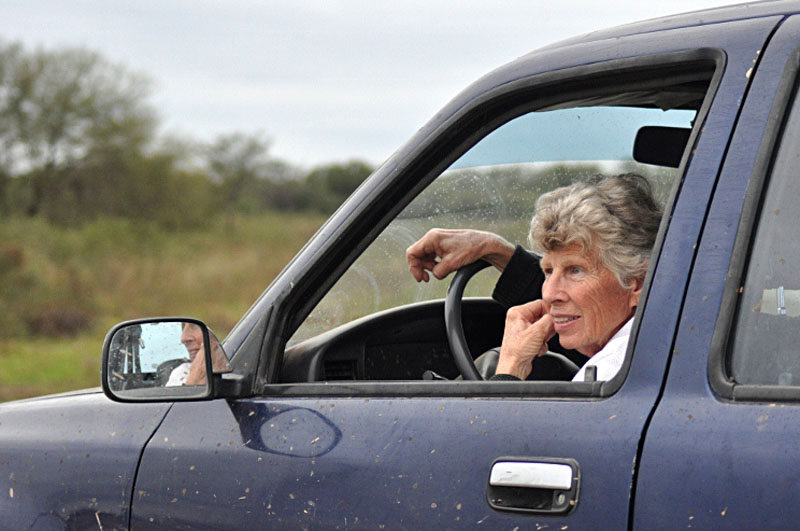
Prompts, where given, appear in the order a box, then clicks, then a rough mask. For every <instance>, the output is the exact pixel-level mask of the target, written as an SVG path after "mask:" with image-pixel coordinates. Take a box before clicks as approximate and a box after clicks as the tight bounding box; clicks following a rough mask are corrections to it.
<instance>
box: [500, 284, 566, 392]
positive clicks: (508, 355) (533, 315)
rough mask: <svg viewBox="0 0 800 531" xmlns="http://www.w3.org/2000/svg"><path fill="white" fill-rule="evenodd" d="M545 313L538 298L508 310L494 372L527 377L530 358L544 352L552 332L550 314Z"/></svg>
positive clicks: (545, 310)
mask: <svg viewBox="0 0 800 531" xmlns="http://www.w3.org/2000/svg"><path fill="white" fill-rule="evenodd" d="M547 312H548V308H547V305H546V304H545V303H544V301H542V300H535V301H533V302H529V303H527V304H523V305H521V306H514V307H513V308H511V309H509V310H508V313H506V328H505V331H504V332H503V343H502V345H501V346H500V358H499V360H498V361H497V370H496V371H495V374H511V375H513V376H516V377H517V378H519V379H520V380H524V379H525V378H527V377H528V375H529V374H530V373H531V369H532V367H531V363H532V362H533V359H534V358H536V357H538V356H541V355H542V354H544V353H545V352H547V341H548V340H549V339H550V338H552V337H553V335H555V329H554V328H553V316H552V315H550V314H549V313H547Z"/></svg>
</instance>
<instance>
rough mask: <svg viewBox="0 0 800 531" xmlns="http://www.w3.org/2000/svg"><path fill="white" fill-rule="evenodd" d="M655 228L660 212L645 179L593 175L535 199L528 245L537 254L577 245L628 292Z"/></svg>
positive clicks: (639, 274) (641, 270)
mask: <svg viewBox="0 0 800 531" xmlns="http://www.w3.org/2000/svg"><path fill="white" fill-rule="evenodd" d="M660 224H661V207H660V206H659V205H658V203H657V202H656V200H655V198H654V197H653V189H652V187H651V186H650V183H649V182H648V181H647V179H645V178H644V177H642V176H641V175H638V174H635V173H623V174H621V175H617V176H616V177H605V176H602V175H597V176H595V177H592V178H591V179H588V180H586V181H581V182H576V183H574V184H572V185H571V186H564V187H562V188H557V189H555V190H553V191H551V192H548V193H546V194H543V195H542V196H541V197H539V199H538V200H537V201H536V214H535V215H534V216H533V219H532V220H531V229H530V233H529V234H528V242H529V244H530V246H531V249H533V251H534V252H536V253H538V254H544V253H546V252H548V251H554V250H557V249H561V248H564V247H567V246H569V245H573V244H578V245H580V246H581V248H582V249H583V251H584V252H587V251H588V252H593V253H596V256H597V258H598V259H599V260H600V263H601V264H603V265H604V266H605V267H607V268H608V269H609V270H610V271H611V272H612V273H614V276H615V277H616V278H617V280H618V281H619V283H620V285H621V286H623V287H625V288H627V287H629V286H630V282H631V280H633V279H635V278H643V277H644V275H645V273H646V271H647V266H648V263H649V261H650V252H651V251H652V249H653V245H654V244H655V241H656V234H657V233H658V227H659V225H660Z"/></svg>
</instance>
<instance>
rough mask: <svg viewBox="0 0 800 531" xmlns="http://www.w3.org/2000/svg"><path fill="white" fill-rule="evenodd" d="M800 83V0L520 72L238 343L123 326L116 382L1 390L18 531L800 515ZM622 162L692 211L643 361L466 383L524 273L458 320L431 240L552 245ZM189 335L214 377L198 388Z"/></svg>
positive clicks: (438, 119)
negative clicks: (556, 218)
mask: <svg viewBox="0 0 800 531" xmlns="http://www.w3.org/2000/svg"><path fill="white" fill-rule="evenodd" d="M799 71H800V2H797V1H786V2H784V1H776V2H758V3H754V4H747V5H741V6H734V7H730V8H724V9H717V10H709V11H702V12H696V13H689V14H685V15H679V16H673V17H667V18H661V19H657V20H651V21H646V22H642V23H637V24H631V25H627V26H623V27H619V28H614V29H610V30H605V31H597V32H594V33H591V34H588V35H585V36H582V37H577V38H574V39H570V40H566V41H563V42H560V43H557V44H554V45H552V46H549V47H546V48H542V49H540V50H537V51H535V52H532V53H530V54H528V55H525V56H523V57H521V58H519V59H517V60H515V61H513V62H511V63H509V64H507V65H505V66H502V67H500V68H498V69H497V70H494V71H493V72H491V73H489V74H488V75H486V76H485V77H483V78H481V79H479V80H478V81H476V82H475V83H474V84H472V85H471V86H469V87H468V88H467V89H466V90H464V91H463V92H462V93H461V94H460V95H458V96H456V97H455V98H454V99H453V100H452V101H451V102H450V103H449V104H448V105H447V106H446V107H444V108H443V109H442V110H441V112H439V113H438V114H437V115H436V116H434V117H433V118H432V119H431V121H430V122H428V123H427V124H426V125H425V126H423V127H422V128H421V129H420V130H419V131H418V132H417V133H416V134H415V135H414V136H413V137H412V138H411V139H410V140H409V141H408V142H407V143H406V144H405V145H404V146H403V147H401V148H400V149H399V150H398V151H397V152H395V153H394V154H393V155H392V156H391V157H389V159H388V160H387V161H386V162H385V163H384V164H383V165H382V166H381V167H380V168H378V169H377V170H376V171H375V173H374V174H373V175H372V176H371V177H370V178H369V179H367V180H366V181H365V182H364V183H363V185H362V186H361V187H360V188H359V189H358V190H357V191H356V192H355V193H354V194H353V195H352V197H350V198H349V199H348V200H347V201H346V202H345V203H344V204H343V205H342V206H341V207H340V208H339V210H338V211H337V212H336V213H335V214H334V215H333V216H332V217H331V218H330V220H329V221H327V223H326V224H325V225H324V226H323V227H322V228H321V229H320V230H319V231H318V233H317V234H316V235H315V236H314V237H313V238H312V239H311V240H310V241H309V242H308V244H307V245H306V246H305V247H304V248H303V249H302V250H301V251H300V253H299V254H298V255H297V256H296V257H295V258H294V259H293V260H292V261H291V262H290V263H289V264H288V265H287V266H286V268H285V269H284V271H283V272H282V273H281V274H280V275H279V276H278V277H277V278H276V279H275V280H274V282H273V283H272V284H271V285H270V286H269V287H268V288H267V289H266V290H265V291H264V293H263V294H262V295H261V297H260V298H259V299H258V300H257V301H256V302H255V303H254V304H253V306H252V308H251V309H250V310H249V311H248V312H247V313H246V314H245V315H244V316H243V318H242V319H241V321H240V322H239V323H238V324H237V325H236V326H235V328H234V329H233V330H232V331H231V332H230V333H229V334H228V335H227V337H226V338H225V339H224V340H223V341H221V342H217V341H216V340H215V336H214V335H213V332H211V331H210V330H209V329H208V328H207V327H206V326H205V325H204V324H203V323H202V322H199V321H194V320H192V319H189V318H176V319H164V318H161V319H150V320H139V321H135V322H129V323H124V324H122V325H120V326H118V327H115V328H114V329H113V330H112V331H111V332H110V333H109V336H108V339H107V340H106V345H105V347H104V354H103V355H104V361H103V376H102V385H103V389H102V390H100V389H97V390H87V391H80V392H74V393H69V394H64V395H58V396H50V397H43V398H38V399H32V400H24V401H19V402H12V403H7V404H3V405H2V406H0V528H3V529H89V528H91V529H106V530H107V529H128V528H135V529H150V528H177V529H276V528H286V529H423V528H445V529H451V528H462V527H465V528H486V529H517V528H525V529H545V528H547V529H564V530H566V529H570V530H574V529H601V528H602V529H624V528H640V529H654V528H700V529H721V528H735V529H777V528H792V529H794V528H796V527H797V526H798V522H800V458H798V456H797V455H796V454H795V452H796V451H797V449H798V448H800V442H798V441H800V409H798V408H800V403H798V402H800V237H798V234H800V233H795V232H794V231H795V230H796V229H798V227H800V209H798V205H800V101H797V99H796V95H797V87H798V82H800V78H799V77H798V73H799ZM621 172H636V173H640V174H642V175H644V176H645V177H647V178H648V179H649V180H650V182H651V183H652V185H653V187H654V189H655V191H656V193H657V195H658V197H659V200H660V201H661V202H662V203H663V205H664V207H665V208H664V209H665V215H664V219H663V220H662V223H661V228H660V232H659V237H658V241H657V244H656V247H655V249H654V251H653V256H652V260H651V265H650V270H649V271H648V274H647V278H646V283H645V289H644V292H643V295H642V299H641V301H642V303H641V304H640V305H639V307H638V309H637V312H636V316H635V320H634V325H633V334H632V336H631V340H630V342H629V345H628V350H627V355H626V360H625V362H624V365H623V367H622V369H621V370H620V372H619V373H618V374H617V375H616V376H615V377H614V378H612V379H610V380H607V381H591V379H590V380H589V381H583V382H571V381H563V380H559V379H547V378H546V377H545V375H542V377H541V379H535V380H534V381H524V382H505V381H503V382H497V381H484V380H482V379H480V378H478V379H475V378H471V377H469V376H467V377H464V378H462V377H460V375H459V372H460V370H459V367H460V365H459V364H457V363H456V361H455V360H454V357H453V353H452V352H451V345H450V344H449V343H448V337H452V335H453V334H452V332H453V329H455V328H459V327H461V328H462V329H463V332H464V333H465V339H466V343H467V347H466V348H467V350H468V351H469V352H471V353H472V354H471V355H474V356H477V355H479V354H480V353H481V352H483V351H485V350H488V349H490V348H492V347H494V346H497V345H499V343H500V339H501V337H502V333H503V319H504V309H503V308H502V307H501V306H499V305H498V304H497V303H495V302H494V301H493V300H492V299H491V298H489V297H488V296H487V295H488V294H489V293H491V288H492V286H493V284H494V282H495V281H496V276H493V275H492V273H490V272H482V273H480V274H478V275H477V276H476V277H475V278H474V279H473V281H472V282H471V283H470V285H469V287H468V288H467V293H466V295H468V296H465V297H463V299H462V297H461V295H462V294H461V290H462V289H463V283H462V284H461V285H457V286H456V287H455V288H454V289H453V290H452V291H451V294H453V293H455V295H453V296H452V297H450V298H449V299H448V302H447V306H448V312H452V311H454V310H453V307H454V306H453V305H455V308H456V310H458V312H459V313H460V316H459V318H458V319H455V320H453V319H450V320H448V322H447V324H445V318H444V315H445V306H446V303H445V301H444V300H443V297H444V293H445V289H446V286H445V284H446V282H431V283H428V284H417V283H416V282H414V280H413V278H411V275H410V274H409V272H408V270H407V266H406V262H405V258H404V250H405V249H406V248H407V247H408V246H409V245H410V244H411V243H413V242H414V241H415V240H416V239H417V238H419V237H420V236H422V234H424V233H425V232H426V231H427V230H428V229H429V228H431V227H433V226H438V227H471V228H476V229H485V230H491V231H493V232H496V233H500V234H502V235H504V236H505V237H506V238H507V239H509V240H512V241H518V242H521V243H524V237H525V232H526V226H527V223H528V220H529V219H530V215H531V213H532V209H533V204H534V202H535V200H536V198H537V197H538V196H539V195H540V194H541V193H543V192H546V191H548V190H551V189H553V188H555V187H558V186H562V185H564V184H568V183H571V182H573V181H575V180H579V179H582V178H585V177H586V176H588V175H593V174H597V173H602V174H616V173H621ZM231 259H232V260H235V259H236V257H235V256H232V257H231ZM796 260H797V261H796ZM793 263H794V264H795V265H792V264H793ZM792 271H794V273H792ZM793 279H794V280H793ZM142 296H145V295H144V294H143V295H142ZM199 312H201V309H199V310H198V313H199ZM453 315H458V314H453ZM190 328H191V329H193V330H195V331H196V332H197V333H198V334H200V335H201V337H202V338H203V341H202V344H203V348H202V349H200V351H199V352H193V353H192V355H195V354H196V355H198V356H203V358H202V359H203V361H204V370H205V374H201V375H200V376H201V377H202V378H200V380H198V383H197V384H195V385H177V386H175V385H171V384H170V383H169V380H168V377H169V376H170V374H171V373H173V372H174V371H176V370H178V368H179V366H182V365H184V366H185V364H188V363H189V361H188V359H189V358H187V355H186V349H184V348H183V345H182V344H181V337H182V335H183V334H185V333H186V331H187V330H188V329H190ZM183 344H184V345H185V344H186V341H184V343H183ZM190 358H191V356H190ZM201 366H203V365H202V364H201ZM535 370H536V369H535V364H534V371H535Z"/></svg>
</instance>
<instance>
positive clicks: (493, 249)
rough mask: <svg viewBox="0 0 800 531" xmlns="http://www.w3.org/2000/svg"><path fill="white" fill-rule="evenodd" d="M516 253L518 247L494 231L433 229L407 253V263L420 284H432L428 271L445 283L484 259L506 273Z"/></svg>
mask: <svg viewBox="0 0 800 531" xmlns="http://www.w3.org/2000/svg"><path fill="white" fill-rule="evenodd" d="M513 254H514V246H513V245H511V244H510V243H509V242H507V241H506V240H504V239H503V238H501V237H500V236H498V235H497V234H493V233H491V232H485V231H479V230H470V229H431V230H429V231H428V233H427V234H425V236H423V237H422V238H420V239H419V241H417V242H416V243H414V245H412V246H411V247H409V248H408V249H407V250H406V260H407V261H408V269H409V271H411V274H412V275H414V278H415V279H416V281H417V282H422V281H425V282H428V280H430V277H429V275H428V271H430V272H431V273H432V274H433V276H434V277H436V278H437V279H439V280H441V279H443V278H444V277H446V276H447V275H449V274H450V273H451V272H453V271H455V270H456V269H459V268H461V267H463V266H465V265H468V264H471V263H472V262H475V261H476V260H479V259H481V258H483V259H484V260H486V261H487V262H489V263H490V264H492V265H493V266H494V267H496V268H497V269H499V270H500V271H503V270H504V269H505V267H506V264H508V261H509V260H510V259H511V256H512V255H513Z"/></svg>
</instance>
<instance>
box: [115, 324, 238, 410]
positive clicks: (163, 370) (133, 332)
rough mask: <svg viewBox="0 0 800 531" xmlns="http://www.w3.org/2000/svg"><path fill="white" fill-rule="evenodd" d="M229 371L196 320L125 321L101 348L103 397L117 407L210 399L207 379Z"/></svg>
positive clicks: (205, 329) (212, 337) (221, 353)
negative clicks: (129, 404)
mask: <svg viewBox="0 0 800 531" xmlns="http://www.w3.org/2000/svg"><path fill="white" fill-rule="evenodd" d="M230 370H231V367H230V365H229V364H228V357H227V356H226V355H225V352H224V350H223V349H222V346H221V345H220V343H219V340H218V339H217V337H216V336H215V335H214V333H213V332H212V331H211V330H209V328H208V327H207V326H206V325H205V324H204V323H203V322H202V321H198V320H196V319H189V318H185V317H167V318H158V319H137V320H135V321H127V322H125V323H121V324H118V325H117V326H115V327H114V328H112V329H111V331H110V332H109V333H108V335H107V336H106V339H105V342H104V344H103V370H102V385H103V391H104V392H105V394H106V395H107V396H108V397H109V398H111V399H112V400H117V401H119V402H161V401H170V402H172V401H182V400H201V399H205V398H210V397H211V396H213V388H212V381H213V380H212V374H214V373H221V372H229V371H230Z"/></svg>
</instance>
